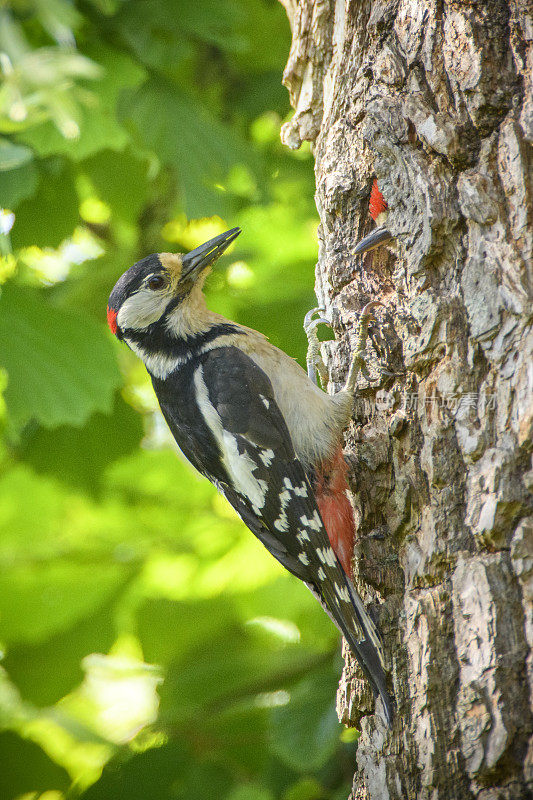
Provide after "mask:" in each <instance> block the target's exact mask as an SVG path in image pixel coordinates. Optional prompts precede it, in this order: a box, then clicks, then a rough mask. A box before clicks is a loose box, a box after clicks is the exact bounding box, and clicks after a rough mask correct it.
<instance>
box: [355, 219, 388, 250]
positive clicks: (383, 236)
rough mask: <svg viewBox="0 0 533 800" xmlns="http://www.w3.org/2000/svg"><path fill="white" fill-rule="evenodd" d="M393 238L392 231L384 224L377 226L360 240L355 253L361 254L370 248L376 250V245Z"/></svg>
mask: <svg viewBox="0 0 533 800" xmlns="http://www.w3.org/2000/svg"><path fill="white" fill-rule="evenodd" d="M393 238H394V237H393V235H392V233H391V232H390V231H388V230H387V228H385V227H384V226H383V225H382V226H381V227H379V228H375V230H373V231H371V233H369V234H368V235H367V236H365V237H364V238H363V239H361V241H360V242H358V244H357V245H356V247H355V250H354V251H353V252H354V255H356V256H359V255H361V254H362V253H367V252H368V251H369V250H374V249H375V248H376V247H379V246H380V245H382V244H385V242H390V240H391V239H393Z"/></svg>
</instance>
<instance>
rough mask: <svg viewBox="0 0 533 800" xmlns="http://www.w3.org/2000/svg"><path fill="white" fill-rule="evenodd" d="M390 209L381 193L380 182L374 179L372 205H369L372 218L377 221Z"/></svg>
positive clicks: (371, 195)
mask: <svg viewBox="0 0 533 800" xmlns="http://www.w3.org/2000/svg"><path fill="white" fill-rule="evenodd" d="M387 208H388V205H387V203H386V202H385V200H384V198H383V195H382V194H381V192H380V191H379V188H378V182H377V180H376V179H375V178H374V183H373V184H372V191H371V192H370V203H369V204H368V209H369V211H370V216H371V217H372V219H373V220H374V222H375V221H376V220H377V218H378V217H379V215H380V214H382V213H383V212H384V211H386V210H387Z"/></svg>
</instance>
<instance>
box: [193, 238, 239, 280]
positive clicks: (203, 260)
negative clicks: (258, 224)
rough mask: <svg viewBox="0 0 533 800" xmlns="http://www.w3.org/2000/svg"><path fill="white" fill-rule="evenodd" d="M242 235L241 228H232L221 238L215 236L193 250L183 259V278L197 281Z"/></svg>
mask: <svg viewBox="0 0 533 800" xmlns="http://www.w3.org/2000/svg"><path fill="white" fill-rule="evenodd" d="M240 233H241V229H240V228H231V230H229V231H226V233H221V234H220V236H215V237H214V238H213V239H209V241H208V242H205V243H204V244H201V245H200V247H196V248H195V249H194V250H191V252H190V253H186V254H185V255H184V256H182V259H181V264H182V272H181V277H182V278H192V279H193V280H196V278H197V277H198V276H199V275H200V274H201V273H202V272H203V271H204V269H205V268H206V267H212V266H213V264H214V263H215V261H217V260H218V259H219V258H220V256H221V255H222V253H223V252H224V250H226V249H227V248H228V247H229V246H230V244H231V243H232V242H233V241H235V239H236V238H237V236H238V235H239V234H240Z"/></svg>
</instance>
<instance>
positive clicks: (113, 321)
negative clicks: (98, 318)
mask: <svg viewBox="0 0 533 800" xmlns="http://www.w3.org/2000/svg"><path fill="white" fill-rule="evenodd" d="M107 324H108V325H109V328H110V329H111V333H112V334H113V336H115V334H116V332H117V312H116V311H113V309H112V308H109V306H108V307H107Z"/></svg>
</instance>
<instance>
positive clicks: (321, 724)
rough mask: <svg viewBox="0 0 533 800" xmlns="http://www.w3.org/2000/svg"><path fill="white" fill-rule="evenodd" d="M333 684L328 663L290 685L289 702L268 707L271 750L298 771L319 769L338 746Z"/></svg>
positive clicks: (334, 673) (335, 681) (334, 678)
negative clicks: (271, 734) (275, 706)
mask: <svg viewBox="0 0 533 800" xmlns="http://www.w3.org/2000/svg"><path fill="white" fill-rule="evenodd" d="M337 684H338V674H337V671H336V669H335V667H334V666H333V665H328V667H327V668H324V669H322V670H319V671H317V672H315V673H314V674H313V675H310V676H309V677H308V678H306V679H304V680H303V681H301V682H300V683H299V684H298V685H297V686H295V687H293V689H292V690H291V700H290V703H288V704H287V705H286V706H282V707H281V708H275V709H273V711H272V726H273V734H274V743H273V748H274V751H275V752H276V753H277V755H278V756H279V757H280V758H281V759H282V760H283V761H284V762H285V763H286V764H288V765H289V766H291V767H293V769H296V770H298V771H299V772H309V771H313V770H317V769H320V768H321V767H323V766H324V764H325V763H326V761H327V760H328V759H329V758H330V757H331V756H332V755H333V753H334V752H335V749H336V748H337V746H338V743H339V735H340V732H341V730H342V728H341V725H340V723H339V721H338V719H337V713H336V711H335V697H336V691H337Z"/></svg>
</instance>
